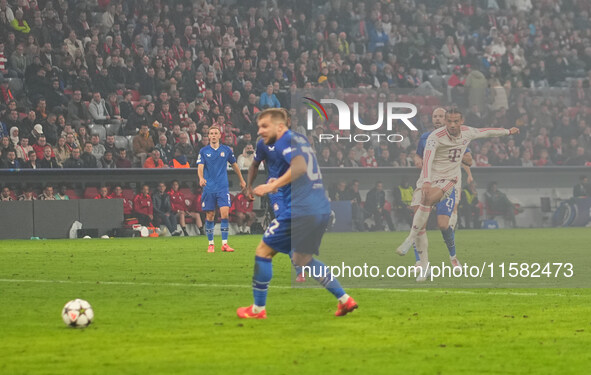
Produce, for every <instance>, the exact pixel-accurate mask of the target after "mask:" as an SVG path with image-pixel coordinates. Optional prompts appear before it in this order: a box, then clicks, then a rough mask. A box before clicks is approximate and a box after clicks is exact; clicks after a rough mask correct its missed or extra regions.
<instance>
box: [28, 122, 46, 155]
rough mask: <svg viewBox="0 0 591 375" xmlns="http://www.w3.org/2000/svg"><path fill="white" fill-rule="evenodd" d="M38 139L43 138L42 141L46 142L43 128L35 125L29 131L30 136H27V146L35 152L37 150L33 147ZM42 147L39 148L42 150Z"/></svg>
mask: <svg viewBox="0 0 591 375" xmlns="http://www.w3.org/2000/svg"><path fill="white" fill-rule="evenodd" d="M35 116H36V115H35ZM40 138H43V140H44V141H47V139H46V138H45V135H44V134H43V126H42V125H41V124H36V125H35V126H33V129H32V130H31V135H30V136H29V144H30V145H31V146H32V147H33V149H34V150H35V151H37V149H36V148H35V147H34V146H35V144H36V143H37V141H39V139H40ZM43 146H45V144H43ZM43 146H42V148H41V149H42V150H43ZM37 156H39V155H37Z"/></svg>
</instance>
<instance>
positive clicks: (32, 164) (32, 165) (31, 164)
mask: <svg viewBox="0 0 591 375" xmlns="http://www.w3.org/2000/svg"><path fill="white" fill-rule="evenodd" d="M23 168H25V169H37V168H38V167H37V153H36V152H35V151H29V155H28V160H27V161H26V162H25V163H24V164H23Z"/></svg>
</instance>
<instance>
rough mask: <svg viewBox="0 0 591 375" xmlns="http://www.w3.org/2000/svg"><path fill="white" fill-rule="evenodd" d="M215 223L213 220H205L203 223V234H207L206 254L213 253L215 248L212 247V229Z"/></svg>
mask: <svg viewBox="0 0 591 375" xmlns="http://www.w3.org/2000/svg"><path fill="white" fill-rule="evenodd" d="M214 226H215V223H214V222H213V220H206V221H205V233H206V234H207V240H208V241H209V245H208V246H207V252H208V253H213V252H215V247H214V245H213V228H214Z"/></svg>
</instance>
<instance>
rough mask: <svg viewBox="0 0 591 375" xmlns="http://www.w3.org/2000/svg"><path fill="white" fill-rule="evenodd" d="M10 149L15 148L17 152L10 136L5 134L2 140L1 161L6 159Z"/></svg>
mask: <svg viewBox="0 0 591 375" xmlns="http://www.w3.org/2000/svg"><path fill="white" fill-rule="evenodd" d="M9 150H13V151H14V152H15V153H16V150H15V149H14V145H13V144H12V142H10V137H8V136H4V137H2V140H1V141H0V162H1V161H2V160H4V159H6V154H7V153H8V151H9Z"/></svg>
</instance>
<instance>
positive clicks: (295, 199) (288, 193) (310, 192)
mask: <svg viewBox="0 0 591 375" xmlns="http://www.w3.org/2000/svg"><path fill="white" fill-rule="evenodd" d="M275 145H276V151H278V152H281V155H282V156H283V158H284V160H285V161H286V162H287V163H291V160H292V159H293V158H295V157H296V156H302V157H303V158H304V159H305V160H306V165H307V168H306V173H305V174H303V175H302V176H300V177H299V178H298V179H297V180H295V181H293V180H292V182H291V184H290V185H291V186H290V188H289V189H288V190H285V191H284V192H283V193H284V200H285V202H286V204H287V210H286V211H288V212H289V213H290V214H291V216H292V217H301V216H311V215H325V214H329V213H330V203H329V202H328V199H327V198H326V193H325V190H324V185H323V184H322V173H321V172H320V168H319V166H318V161H317V160H316V155H315V153H314V150H313V149H312V147H311V146H310V143H309V142H308V139H307V138H306V137H305V136H303V135H302V134H299V133H295V132H292V131H288V132H286V133H285V134H284V135H283V136H282V137H281V138H280V139H279V140H278V141H277V142H276V143H275Z"/></svg>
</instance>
